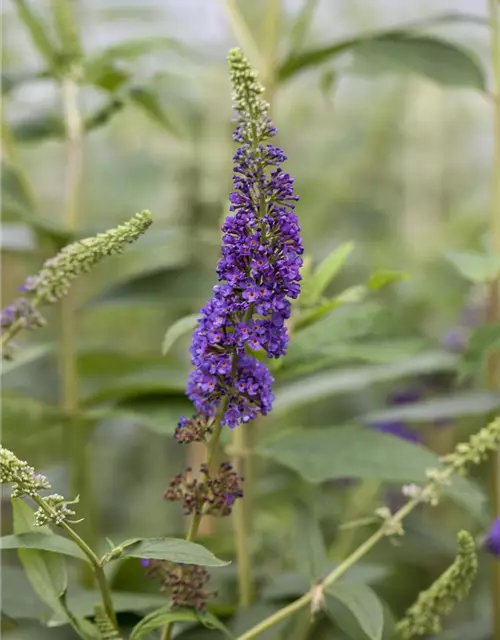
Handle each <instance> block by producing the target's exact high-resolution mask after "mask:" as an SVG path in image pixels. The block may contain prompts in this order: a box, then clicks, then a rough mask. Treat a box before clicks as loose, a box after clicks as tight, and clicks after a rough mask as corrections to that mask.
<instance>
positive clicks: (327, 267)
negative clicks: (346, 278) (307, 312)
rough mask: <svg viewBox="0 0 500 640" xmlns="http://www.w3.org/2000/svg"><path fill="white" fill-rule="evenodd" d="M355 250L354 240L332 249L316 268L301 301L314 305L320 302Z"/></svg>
mask: <svg viewBox="0 0 500 640" xmlns="http://www.w3.org/2000/svg"><path fill="white" fill-rule="evenodd" d="M353 250H354V243H353V242H346V243H344V244H341V245H340V247H337V248H336V249H335V250H334V251H332V252H331V253H330V254H329V255H328V256H327V257H326V258H325V259H324V260H323V261H322V262H321V263H320V264H319V265H318V266H317V267H316V269H315V271H314V273H313V275H312V276H311V277H310V278H309V280H308V282H307V288H306V289H305V291H304V292H303V293H302V299H301V302H302V303H303V304H305V305H314V304H316V303H317V302H319V300H320V298H321V296H322V295H323V293H324V291H325V289H326V288H327V287H328V285H329V284H330V283H331V282H332V280H333V279H334V278H335V276H336V275H337V273H338V272H339V271H340V269H341V268H342V266H343V265H344V263H345V261H346V260H347V258H348V257H349V256H350V254H351V253H352V251H353Z"/></svg>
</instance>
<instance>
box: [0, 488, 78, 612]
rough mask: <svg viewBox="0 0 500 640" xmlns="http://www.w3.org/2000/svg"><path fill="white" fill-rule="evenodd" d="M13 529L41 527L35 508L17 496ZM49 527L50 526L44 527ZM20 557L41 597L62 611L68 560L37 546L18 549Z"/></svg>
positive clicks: (14, 505) (30, 529) (14, 502)
mask: <svg viewBox="0 0 500 640" xmlns="http://www.w3.org/2000/svg"><path fill="white" fill-rule="evenodd" d="M12 512H13V520H14V532H15V533H16V534H22V533H26V532H29V531H37V530H38V531H40V529H39V528H35V525H34V524H33V522H34V515H33V511H32V509H31V508H30V507H29V506H28V505H27V504H26V503H25V502H23V501H22V500H20V499H18V498H14V499H12ZM43 531H48V533H47V534H46V535H49V532H50V530H49V529H48V528H44V529H42V535H44V533H43ZM17 553H18V555H19V560H20V562H21V564H22V565H23V567H24V570H25V572H26V576H27V578H28V580H29V581H30V583H31V586H32V587H33V589H34V590H35V592H36V593H37V595H38V597H39V598H40V599H41V600H43V602H45V604H47V605H48V606H49V607H50V608H51V609H53V610H54V611H55V612H57V613H60V612H63V608H62V606H61V603H60V599H61V598H62V596H63V595H64V593H65V592H66V588H67V586H68V576H67V572H66V561H65V559H64V558H63V557H62V556H61V555H59V554H58V553H52V552H50V551H38V550H37V549H18V552H17Z"/></svg>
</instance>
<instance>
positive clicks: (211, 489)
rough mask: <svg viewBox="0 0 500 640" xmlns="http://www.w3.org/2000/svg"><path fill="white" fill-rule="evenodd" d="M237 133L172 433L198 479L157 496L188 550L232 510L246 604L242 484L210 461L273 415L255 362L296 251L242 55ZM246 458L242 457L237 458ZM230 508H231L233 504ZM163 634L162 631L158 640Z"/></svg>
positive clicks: (272, 345)
mask: <svg viewBox="0 0 500 640" xmlns="http://www.w3.org/2000/svg"><path fill="white" fill-rule="evenodd" d="M228 61H229V71H230V75H231V80H232V84H233V102H234V108H235V111H236V113H237V124H236V129H235V132H234V134H233V139H234V140H235V141H236V142H238V143H239V148H238V150H237V151H236V153H235V155H234V157H233V161H234V170H233V186H234V190H233V192H232V193H231V195H230V197H229V202H230V206H229V209H230V212H231V213H230V215H229V216H228V217H227V218H226V220H225V222H224V224H223V227H222V231H223V243H222V255H221V258H220V260H219V263H218V265H217V275H218V280H219V284H218V285H217V286H215V287H214V290H213V296H212V298H211V299H210V300H209V301H208V302H207V303H206V304H205V306H204V307H203V308H202V309H201V311H200V314H201V316H200V319H199V321H198V325H197V327H196V329H195V331H194V333H193V341H192V345H191V364H192V365H193V369H192V371H191V373H190V376H189V380H188V386H187V395H188V396H189V398H190V399H191V400H192V402H193V404H194V406H195V408H196V411H197V413H196V414H195V415H194V416H192V417H191V418H186V417H182V418H181V419H180V421H179V424H178V426H177V429H176V434H175V435H176V439H177V440H178V442H183V443H188V442H205V443H206V444H207V450H206V459H205V460H206V462H205V463H204V464H203V465H202V468H201V471H202V479H201V480H197V479H195V480H193V479H192V478H191V475H190V474H191V469H188V470H187V471H186V473H185V474H181V475H179V476H176V478H174V479H173V480H172V481H171V483H170V488H169V489H168V490H167V491H166V493H165V497H166V498H167V499H169V500H182V502H183V506H184V510H185V513H188V514H191V513H192V520H191V524H190V527H189V531H188V533H187V539H188V540H190V541H191V540H194V538H195V537H196V534H197V532H198V527H199V523H200V520H201V517H202V516H203V515H204V514H209V513H211V514H215V515H219V516H225V515H229V514H230V513H231V512H232V510H233V506H235V508H237V513H236V514H235V515H236V538H237V545H236V546H237V560H238V575H239V583H240V588H241V594H240V598H241V600H242V602H243V603H244V604H248V603H249V602H250V600H251V589H252V580H251V573H250V556H249V544H248V540H247V520H248V511H245V509H244V508H243V507H242V506H241V503H242V502H244V501H242V500H240V498H242V497H243V491H242V482H243V478H242V477H241V475H240V474H239V473H238V472H237V471H233V465H231V464H229V463H222V464H221V465H220V468H219V471H218V474H217V475H215V469H214V464H213V461H214V457H215V453H216V450H217V447H218V442H219V437H220V433H221V430H222V428H223V427H229V428H231V429H235V430H236V431H240V432H242V430H243V429H247V428H248V424H249V423H250V422H251V421H253V420H255V418H257V416H259V415H266V414H267V413H268V412H269V411H270V410H271V408H272V402H273V399H274V396H273V393H272V383H273V378H272V376H271V374H270V372H269V369H268V368H267V366H266V365H265V364H264V362H263V361H262V360H263V358H262V357H261V355H266V356H267V357H268V358H279V357H280V356H282V355H284V353H285V352H286V348H287V345H288V340H289V336H288V330H287V327H286V322H287V320H288V319H289V318H290V313H291V300H293V299H295V298H297V297H298V295H299V291H300V286H299V282H300V267H301V266H302V257H301V255H302V252H303V249H302V242H301V239H300V235H299V232H300V227H299V224H298V220H297V216H296V215H295V213H294V206H295V201H296V200H297V199H298V197H297V196H296V195H294V193H293V179H292V178H291V176H290V175H289V174H288V173H285V172H284V171H283V170H282V169H281V164H282V163H283V162H284V161H285V160H286V157H285V155H284V154H283V152H282V150H281V149H279V148H278V147H275V146H273V145H271V144H268V143H267V141H268V140H269V139H270V138H272V137H273V136H275V135H276V129H275V128H274V126H273V125H272V123H271V121H270V119H269V117H268V112H269V105H268V103H267V102H266V101H265V100H264V99H263V97H262V94H263V92H264V89H263V87H262V86H261V85H260V84H259V83H258V81H257V77H256V73H255V72H254V71H253V70H252V68H251V66H250V65H249V63H248V61H247V60H246V58H245V57H244V56H243V53H242V52H241V50H239V49H233V50H232V51H231V52H230V53H229V56H228ZM235 438H236V442H237V443H238V444H239V445H241V446H239V447H235V449H236V458H237V467H238V468H241V467H242V466H243V465H242V459H243V458H244V457H245V456H244V453H243V452H245V448H246V447H245V444H246V442H247V440H246V439H245V434H244V433H240V434H238V435H237V436H235ZM245 453H246V452H245ZM238 500H239V504H238ZM171 630H172V625H171V624H167V626H166V627H165V628H164V629H163V635H162V638H163V640H168V639H169V638H170V636H171Z"/></svg>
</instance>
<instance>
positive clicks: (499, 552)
mask: <svg viewBox="0 0 500 640" xmlns="http://www.w3.org/2000/svg"><path fill="white" fill-rule="evenodd" d="M485 546H486V549H488V551H489V552H490V553H492V554H494V555H495V556H497V557H498V558H500V518H495V520H493V524H492V525H491V527H490V530H489V532H488V536H487V538H486V542H485Z"/></svg>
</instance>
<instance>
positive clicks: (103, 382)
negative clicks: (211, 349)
mask: <svg viewBox="0 0 500 640" xmlns="http://www.w3.org/2000/svg"><path fill="white" fill-rule="evenodd" d="M78 362H79V365H80V368H79V371H80V372H81V377H80V385H79V389H80V397H81V399H82V402H83V404H84V405H85V406H87V407H91V406H95V405H97V404H101V403H103V402H105V401H109V400H126V399H127V400H128V399H131V398H134V397H138V396H141V395H146V396H151V395H154V394H161V395H164V394H166V395H174V396H179V395H180V394H183V393H184V391H185V388H186V378H187V372H186V371H184V370H180V369H179V368H178V366H177V367H174V366H173V365H172V364H169V363H168V362H165V358H163V357H162V356H160V355H158V356H157V355H155V356H147V355H144V356H130V355H127V354H126V353H125V352H122V351H112V350H109V351H108V350H104V349H103V350H96V351H87V352H86V353H84V354H82V355H81V356H80V357H79V358H78Z"/></svg>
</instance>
